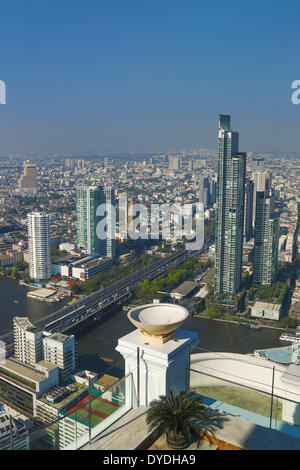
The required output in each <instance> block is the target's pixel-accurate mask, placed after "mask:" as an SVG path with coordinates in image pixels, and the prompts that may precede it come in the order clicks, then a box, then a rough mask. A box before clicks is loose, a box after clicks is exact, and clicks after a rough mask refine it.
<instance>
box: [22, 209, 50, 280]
mask: <svg viewBox="0 0 300 470" xmlns="http://www.w3.org/2000/svg"><path fill="white" fill-rule="evenodd" d="M27 227H28V250H29V276H30V277H31V278H32V279H37V280H41V279H49V278H50V277H51V244H50V216H49V215H48V214H45V213H44V212H32V213H30V214H28V215H27Z"/></svg>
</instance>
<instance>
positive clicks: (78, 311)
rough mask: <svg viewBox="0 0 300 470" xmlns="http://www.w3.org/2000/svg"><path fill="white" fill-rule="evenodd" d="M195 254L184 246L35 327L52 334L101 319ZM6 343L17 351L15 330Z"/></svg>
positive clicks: (66, 307)
mask: <svg viewBox="0 0 300 470" xmlns="http://www.w3.org/2000/svg"><path fill="white" fill-rule="evenodd" d="M190 256H195V253H194V252H189V251H186V250H184V249H182V250H179V251H176V252H175V253H172V254H171V255H169V256H167V257H165V258H162V259H160V260H157V261H155V262H154V263H152V264H150V265H149V266H146V267H145V268H142V269H140V270H138V271H136V272H135V273H133V274H130V275H129V276H126V277H124V278H123V279H121V280H119V281H116V282H114V283H113V284H111V285H110V286H108V287H106V288H102V289H99V290H98V291H96V292H94V293H92V294H91V295H89V296H87V297H84V298H83V299H82V300H80V301H78V302H76V303H75V304H73V305H72V306H65V307H63V308H62V309H60V310H58V311H56V312H54V313H52V314H50V315H47V316H46V317H44V318H42V319H41V320H38V321H36V322H35V326H36V327H38V328H41V329H43V330H45V331H48V332H49V333H54V332H58V331H59V332H61V333H63V332H67V330H70V329H71V328H72V327H74V326H78V325H79V324H80V323H82V322H84V321H86V319H87V318H88V317H89V316H90V315H96V316H97V318H101V313H102V311H103V310H104V309H106V308H107V307H108V306H109V305H112V304H114V303H116V302H120V301H122V300H125V298H126V297H128V296H129V295H130V294H131V293H132V292H133V290H134V288H135V287H136V286H137V285H138V284H140V283H141V282H143V281H144V280H146V279H149V280H151V279H154V278H155V277H157V276H159V275H160V274H163V273H164V272H166V271H168V270H169V269H170V268H171V267H172V266H174V265H175V264H177V263H179V262H182V261H183V260H184V259H185V258H188V257H190ZM0 339H1V340H2V341H4V342H5V344H6V349H7V354H8V355H9V354H10V353H11V351H12V350H13V332H10V333H7V334H5V335H3V336H1V337H0Z"/></svg>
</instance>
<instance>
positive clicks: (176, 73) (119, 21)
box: [0, 0, 300, 154]
mask: <svg viewBox="0 0 300 470" xmlns="http://www.w3.org/2000/svg"><path fill="white" fill-rule="evenodd" d="M299 15H300V3H299V1H293V0H289V1H285V2H283V1H278V0H272V1H271V0H261V1H256V0H252V1H248V2H246V1H241V0H240V1H233V0H227V1H219V0H216V1H213V2H212V1H211V2H208V1H202V0H185V1H184V0H180V1H178V0H106V1H104V0H85V1H81V0H72V1H69V0H28V1H26V2H25V1H24V0H19V1H16V0H6V1H5V2H2V3H1V11H0V51H1V53H0V80H4V81H5V82H6V84H7V104H6V105H0V154H1V153H7V152H9V153H17V152H18V153H22V152H58V153H65V152H83V153H84V152H122V151H124V152H125V151H141V152H142V151H159V150H162V151H163V150H168V149H169V150H172V149H173V150H176V149H184V148H192V147H195V146H200V147H203V148H214V147H216V138H217V137H216V136H217V115H218V113H219V112H223V113H229V114H231V115H232V125H233V128H234V129H235V130H237V131H239V132H240V150H241V151H242V150H243V151H254V152H266V151H276V150H279V151H283V152H284V151H286V152H299V153H300V142H299V129H300V105H298V106H295V105H293V104H292V103H291V99H290V96H291V88H290V87H291V83H292V81H294V80H297V79H300V67H299V63H300V61H299V55H300V46H299V45H300V28H299V18H300V16H299Z"/></svg>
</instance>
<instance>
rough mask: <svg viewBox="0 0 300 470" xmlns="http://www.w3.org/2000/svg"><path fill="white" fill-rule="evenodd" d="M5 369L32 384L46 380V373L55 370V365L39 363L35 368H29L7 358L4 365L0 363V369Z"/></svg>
mask: <svg viewBox="0 0 300 470" xmlns="http://www.w3.org/2000/svg"><path fill="white" fill-rule="evenodd" d="M2 368H3V369H5V370H7V371H9V372H12V373H13V374H16V375H17V376H20V377H21V378H22V377H24V378H25V379H28V380H30V381H32V382H35V383H37V382H43V381H44V380H45V379H46V378H47V375H46V374H47V372H49V371H52V370H53V369H56V368H57V366H56V365H55V364H51V363H50V362H46V361H39V362H37V363H36V364H35V366H29V365H28V364H24V363H22V362H20V361H17V360H16V359H14V358H8V359H6V360H5V362H4V363H1V365H0V369H2Z"/></svg>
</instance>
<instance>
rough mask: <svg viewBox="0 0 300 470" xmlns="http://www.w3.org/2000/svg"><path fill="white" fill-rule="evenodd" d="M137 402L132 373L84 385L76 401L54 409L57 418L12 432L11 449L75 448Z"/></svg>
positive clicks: (98, 432)
mask: <svg viewBox="0 0 300 470" xmlns="http://www.w3.org/2000/svg"><path fill="white" fill-rule="evenodd" d="M136 406H137V399H136V394H135V390H134V386H133V378H132V373H131V372H130V373H129V374H127V375H126V376H125V377H123V378H122V379H120V380H117V381H116V382H115V383H114V384H113V385H111V386H108V387H107V388H105V389H104V390H99V389H96V388H93V386H92V387H91V388H90V389H89V388H87V393H86V395H83V396H82V397H81V398H80V400H79V401H78V402H77V403H76V405H73V406H71V407H70V408H69V409H67V410H64V411H63V412H62V411H60V412H58V417H57V419H55V420H53V421H52V422H50V423H49V424H45V425H42V426H39V428H37V429H33V430H31V432H29V433H28V436H27V439H24V437H22V439H20V438H18V437H14V436H12V437H11V439H10V445H9V448H10V449H12V450H17V449H23V450H78V449H82V448H84V447H86V446H88V445H90V444H91V443H92V442H95V441H96V440H98V439H99V438H100V437H101V434H102V433H103V432H104V431H107V429H108V428H109V427H110V426H112V425H113V424H114V423H115V422H116V421H118V420H119V419H120V418H121V417H122V416H124V415H125V414H126V413H127V412H128V411H129V410H130V409H134V408H136Z"/></svg>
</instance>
